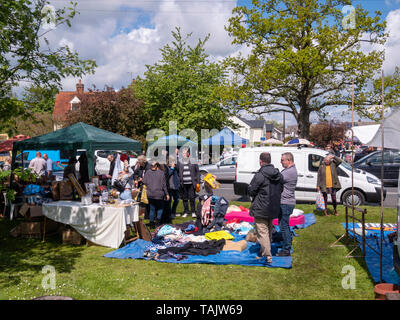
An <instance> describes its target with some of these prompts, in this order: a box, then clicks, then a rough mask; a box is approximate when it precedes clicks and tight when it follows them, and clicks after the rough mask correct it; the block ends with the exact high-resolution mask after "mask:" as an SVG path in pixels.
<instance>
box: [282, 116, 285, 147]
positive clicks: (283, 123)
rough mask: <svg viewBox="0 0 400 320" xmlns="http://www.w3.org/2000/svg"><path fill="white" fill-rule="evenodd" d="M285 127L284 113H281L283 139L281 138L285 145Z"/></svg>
mask: <svg viewBox="0 0 400 320" xmlns="http://www.w3.org/2000/svg"><path fill="white" fill-rule="evenodd" d="M285 127H286V123H285V111H283V138H282V141H283V143H285V135H286V132H285V131H286V130H285Z"/></svg>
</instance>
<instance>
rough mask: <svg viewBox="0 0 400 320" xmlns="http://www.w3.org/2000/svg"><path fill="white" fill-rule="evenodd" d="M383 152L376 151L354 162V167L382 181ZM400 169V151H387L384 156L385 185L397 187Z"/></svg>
mask: <svg viewBox="0 0 400 320" xmlns="http://www.w3.org/2000/svg"><path fill="white" fill-rule="evenodd" d="M381 164H382V151H374V152H372V153H370V154H368V155H366V156H365V157H363V158H361V159H360V160H358V161H356V162H354V167H355V168H357V169H360V170H365V171H366V172H369V173H371V174H373V175H374V176H376V177H378V178H379V179H381V167H382V166H381ZM399 168H400V150H395V149H387V150H385V152H384V156H383V185H384V186H397V185H398V179H399Z"/></svg>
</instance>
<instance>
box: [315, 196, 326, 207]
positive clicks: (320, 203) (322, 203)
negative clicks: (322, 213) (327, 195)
mask: <svg viewBox="0 0 400 320" xmlns="http://www.w3.org/2000/svg"><path fill="white" fill-rule="evenodd" d="M315 206H316V207H317V210H325V208H326V206H325V200H324V197H323V195H322V193H321V191H318V193H317V199H316V200H315Z"/></svg>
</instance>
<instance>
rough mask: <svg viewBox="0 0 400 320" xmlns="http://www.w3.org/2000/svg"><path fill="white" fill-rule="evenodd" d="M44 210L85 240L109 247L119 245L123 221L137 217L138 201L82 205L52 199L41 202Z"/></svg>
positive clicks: (136, 219)
mask: <svg viewBox="0 0 400 320" xmlns="http://www.w3.org/2000/svg"><path fill="white" fill-rule="evenodd" d="M42 209H43V210H42V211H43V214H44V215H45V216H46V217H48V218H49V219H51V220H54V221H57V222H60V223H63V224H68V225H70V226H71V227H73V228H74V229H75V230H76V231H77V232H79V233H80V234H81V235H82V236H83V237H84V238H86V239H87V240H89V241H91V242H93V243H95V244H98V245H101V246H105V247H110V248H118V247H119V246H120V245H121V243H122V241H123V239H124V236H125V231H126V225H127V224H128V225H131V224H132V223H133V222H135V221H139V204H138V203H135V204H132V205H130V206H123V207H115V206H112V205H99V204H97V203H93V204H91V205H83V204H81V203H80V202H76V201H55V202H50V203H46V204H43V208H42Z"/></svg>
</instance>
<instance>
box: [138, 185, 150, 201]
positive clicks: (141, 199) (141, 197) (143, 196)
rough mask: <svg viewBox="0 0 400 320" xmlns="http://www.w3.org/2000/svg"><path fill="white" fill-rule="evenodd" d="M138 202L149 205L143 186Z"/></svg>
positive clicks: (145, 188)
mask: <svg viewBox="0 0 400 320" xmlns="http://www.w3.org/2000/svg"><path fill="white" fill-rule="evenodd" d="M140 202H141V203H144V204H148V203H149V200H148V199H147V187H146V186H145V185H143V186H142V194H141V196H140Z"/></svg>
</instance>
